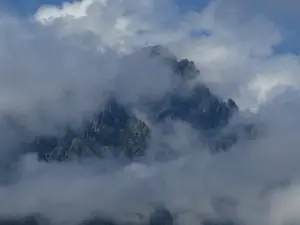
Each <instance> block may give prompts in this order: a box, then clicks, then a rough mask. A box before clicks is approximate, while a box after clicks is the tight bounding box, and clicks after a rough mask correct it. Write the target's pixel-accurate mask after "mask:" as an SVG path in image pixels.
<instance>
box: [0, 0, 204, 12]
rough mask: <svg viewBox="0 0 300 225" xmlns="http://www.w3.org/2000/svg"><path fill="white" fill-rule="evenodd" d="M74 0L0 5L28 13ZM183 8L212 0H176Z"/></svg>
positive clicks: (19, 0) (10, 1)
mask: <svg viewBox="0 0 300 225" xmlns="http://www.w3.org/2000/svg"><path fill="white" fill-rule="evenodd" d="M72 1H74V0H26V1H25V0H1V1H0V5H1V6H2V7H7V8H9V9H10V10H11V11H13V12H17V13H18V14H23V15H28V14H32V13H33V12H35V11H36V10H37V9H38V8H39V7H40V6H41V5H44V4H56V5H58V4H60V3H62V2H72ZM176 1H177V2H178V4H179V6H180V7H181V9H182V10H188V9H201V8H203V7H204V6H205V5H206V4H207V3H208V2H209V1H210V0H184V1H182V0H176Z"/></svg>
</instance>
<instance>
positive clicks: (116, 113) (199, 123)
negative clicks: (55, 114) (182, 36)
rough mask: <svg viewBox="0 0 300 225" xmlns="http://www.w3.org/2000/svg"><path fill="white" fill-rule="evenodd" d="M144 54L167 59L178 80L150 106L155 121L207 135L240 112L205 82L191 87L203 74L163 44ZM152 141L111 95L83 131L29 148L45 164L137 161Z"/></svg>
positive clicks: (37, 141)
mask: <svg viewBox="0 0 300 225" xmlns="http://www.w3.org/2000/svg"><path fill="white" fill-rule="evenodd" d="M146 50H147V51H149V57H161V58H162V60H165V61H166V63H167V64H168V65H170V66H171V67H172V69H173V71H174V76H176V78H178V79H179V80H180V82H179V85H178V86H177V87H175V88H174V90H173V91H172V92H169V93H166V95H165V96H164V97H163V98H162V99H159V100H157V101H155V102H151V103H149V105H150V108H151V110H150V111H151V114H152V115H154V116H153V120H154V122H156V123H162V122H164V121H166V120H170V119H171V120H172V119H175V120H182V121H185V122H187V123H189V124H191V126H192V127H194V128H195V129H197V130H199V131H201V132H203V133H205V132H206V131H207V133H209V132H210V133H211V131H213V133H216V131H219V130H221V129H222V128H223V127H225V126H226V125H227V124H228V122H229V120H230V119H231V117H232V116H233V115H234V114H235V113H237V112H238V107H237V105H236V104H235V102H234V101H233V100H232V99H229V100H228V101H225V102H224V101H222V100H221V99H219V98H218V97H217V96H215V95H214V94H212V93H211V91H210V90H209V89H208V88H207V87H206V86H204V85H202V84H201V85H194V86H193V87H191V86H190V84H189V82H190V81H191V80H193V79H194V78H195V77H196V76H198V75H199V70H198V69H197V68H196V67H195V64H194V63H193V62H191V61H189V60H187V59H184V60H181V61H178V60H177V59H176V58H175V57H174V56H172V55H171V53H168V54H166V52H167V50H166V49H164V48H163V47H161V46H155V47H151V48H148V49H146ZM166 55H167V56H166ZM186 89H188V91H186ZM183 90H184V91H183ZM208 131H209V132H208ZM150 137H151V130H150V128H149V127H148V126H147V125H146V123H145V122H144V121H142V120H140V119H138V118H137V117H136V116H135V115H134V113H132V110H131V109H130V108H128V107H125V106H124V105H122V104H121V103H120V102H118V101H117V100H116V99H115V98H113V97H112V98H111V99H110V100H108V101H107V104H106V107H105V108H104V110H103V111H101V112H99V114H98V115H96V116H95V117H94V119H92V120H91V121H89V122H87V123H86V124H85V126H84V129H83V131H81V132H78V131H74V130H68V131H67V132H66V133H65V135H64V136H63V137H37V138H36V139H35V140H34V141H33V142H32V143H31V145H30V148H32V149H33V151H35V152H37V153H38V154H39V156H40V159H43V160H46V161H51V160H58V161H63V160H67V159H72V158H76V157H79V158H81V157H94V156H96V157H100V158H101V157H105V156H107V155H110V156H114V157H118V156H120V155H122V156H125V157H127V158H128V159H133V158H135V157H138V156H142V155H144V153H145V151H146V149H147V146H148V145H147V143H148V140H149V139H150ZM236 141H237V138H236V136H235V135H231V136H230V138H228V137H226V138H225V139H224V141H223V139H222V138H221V139H220V140H218V141H217V142H216V144H215V147H216V148H219V149H226V148H228V147H229V146H231V145H232V144H234V143H235V142H236Z"/></svg>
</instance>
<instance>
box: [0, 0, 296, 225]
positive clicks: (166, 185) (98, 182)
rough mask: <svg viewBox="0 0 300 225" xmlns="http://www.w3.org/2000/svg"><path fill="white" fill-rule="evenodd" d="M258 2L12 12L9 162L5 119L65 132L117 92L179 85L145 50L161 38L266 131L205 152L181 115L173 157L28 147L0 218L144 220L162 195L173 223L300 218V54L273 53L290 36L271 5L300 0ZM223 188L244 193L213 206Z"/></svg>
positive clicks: (34, 129)
mask: <svg viewBox="0 0 300 225" xmlns="http://www.w3.org/2000/svg"><path fill="white" fill-rule="evenodd" d="M255 3H256V1H251V2H250V1H246V0H245V1H239V2H237V1H227V2H224V1H217V0H216V1H211V3H210V4H209V5H208V6H207V7H206V8H204V9H202V10H201V11H200V12H199V11H188V12H181V11H180V9H179V8H178V6H177V5H176V4H175V3H174V2H173V1H171V0H166V1H161V0H142V1H138V2H137V1H132V0H123V1H121V0H109V1H108V0H107V1H105V0H83V1H78V2H74V3H65V4H63V5H62V6H59V7H57V6H49V5H47V6H43V7H41V8H40V9H39V10H38V11H37V12H36V14H35V15H34V16H32V17H31V18H17V17H13V16H9V15H8V14H5V13H3V15H2V16H1V19H0V28H1V30H2V32H1V33H0V49H1V52H0V87H1V88H0V92H1V94H0V116H1V118H2V119H1V121H2V122H1V123H3V125H1V127H0V128H1V131H2V132H1V134H2V135H1V136H2V137H1V146H2V147H1V151H0V152H1V157H0V158H1V159H3V160H5V159H6V157H5V156H6V155H7V152H10V151H11V149H13V148H14V143H15V140H16V139H17V138H20V136H22V135H19V134H16V133H15V132H14V126H13V125H11V124H10V123H7V118H8V117H9V118H12V119H13V121H18V126H20V124H21V128H24V129H25V130H26V133H27V134H28V132H29V136H30V135H31V136H34V135H43V134H57V133H61V132H63V130H64V128H65V127H66V126H78V127H80V124H81V123H82V121H83V120H84V119H86V118H88V117H90V116H91V115H92V114H93V113H95V112H96V111H97V110H99V108H101V107H102V106H103V104H102V103H103V102H104V101H105V99H106V98H107V95H109V93H110V92H114V93H116V94H117V95H118V96H119V97H120V99H121V100H122V101H123V102H124V103H125V104H133V103H137V102H138V101H139V99H140V98H143V97H153V98H158V97H160V96H162V95H163V94H164V93H166V92H168V91H169V90H170V89H172V87H173V85H174V84H173V82H174V80H173V79H172V76H171V73H172V72H171V71H170V68H168V67H166V66H165V65H164V64H162V63H161V62H160V61H159V60H155V59H152V60H151V59H149V58H148V57H147V56H146V55H144V53H143V52H139V51H137V49H139V48H141V47H144V46H147V45H155V44H162V45H165V46H167V47H168V48H169V49H170V50H171V51H172V52H174V54H175V55H176V56H177V57H178V58H188V59H190V60H193V61H194V62H195V63H196V65H197V66H198V67H199V68H200V70H201V74H200V76H199V78H198V80H196V81H195V82H203V83H205V84H206V85H208V86H209V87H210V88H211V89H212V90H213V91H214V92H215V93H217V94H218V95H219V96H221V97H222V98H224V99H226V98H228V97H232V98H233V99H235V100H236V101H237V103H238V105H239V106H240V107H241V110H242V114H243V115H244V114H245V117H246V116H247V115H248V112H251V114H250V116H251V119H252V120H254V121H255V122H257V123H262V124H263V126H262V128H261V131H262V132H261V134H260V136H259V138H258V139H256V140H253V141H250V142H245V143H244V142H242V143H239V144H238V145H236V146H235V147H233V148H232V149H231V151H229V152H226V153H219V154H215V155H210V154H208V152H207V151H205V149H202V147H200V146H201V143H200V141H199V142H198V139H197V136H196V137H194V136H193V135H195V131H194V130H193V129H192V128H190V127H185V126H184V125H182V124H179V125H178V124H177V125H175V126H174V134H173V135H171V136H170V137H168V139H167V141H168V142H169V143H170V144H171V145H172V146H173V147H174V148H175V149H177V150H178V151H180V152H183V154H182V157H180V158H179V159H177V160H174V161H170V162H165V163H159V162H156V161H154V160H152V159H148V160H146V162H144V163H132V164H130V165H126V166H121V165H118V163H116V162H110V161H108V162H107V161H103V162H101V163H100V162H98V161H97V162H96V161H93V160H92V161H89V162H87V163H78V162H73V163H62V164H58V163H50V164H45V163H42V162H38V161H37V160H36V158H35V156H34V155H26V156H25V157H24V158H22V159H21V160H20V163H19V164H17V165H16V168H15V173H16V174H14V176H13V177H14V178H15V180H14V182H12V183H9V184H3V185H1V186H0V216H1V217H3V218H18V217H23V216H27V215H31V214H36V213H37V214H42V215H44V216H45V217H49V218H52V219H53V221H54V223H64V224H67V223H71V224H74V223H77V222H80V221H82V220H84V219H86V218H89V217H90V216H91V215H94V214H96V215H97V214H98V213H101V215H102V214H104V215H109V216H112V217H114V218H116V219H119V220H122V221H123V220H137V219H136V218H137V216H136V214H137V213H139V214H142V215H145V216H146V217H147V215H149V213H150V212H151V211H152V210H153V207H152V205H153V204H156V203H160V204H163V205H165V206H166V207H167V208H168V209H169V210H170V211H171V212H172V213H173V214H174V215H175V219H176V221H177V222H178V224H199V221H200V222H201V220H202V219H203V218H206V217H221V218H227V217H230V218H234V219H236V220H237V221H242V223H245V224H249V225H252V224H272V225H274V224H275V225H277V224H278V225H283V224H291V223H299V221H300V218H299V209H298V208H299V207H298V205H299V202H300V201H299V199H298V196H299V191H300V189H299V163H298V158H299V151H298V146H299V138H298V130H299V125H300V124H299V123H300V121H299V119H298V115H299V109H300V108H299V106H298V104H297V103H298V101H299V84H300V83H299V81H300V80H299V78H298V74H299V72H300V65H299V56H298V55H295V54H293V53H277V52H276V50H275V47H276V46H278V45H280V44H281V43H282V42H284V41H285V36H284V35H283V34H282V32H281V31H282V27H281V26H280V25H279V24H277V23H276V18H275V19H274V16H275V14H274V12H276V13H279V14H281V15H287V14H289V12H291V13H293V12H294V10H295V9H296V8H299V7H298V5H297V4H298V3H296V1H285V3H283V1H278V4H284V6H285V7H280V8H278V7H276V6H274V5H273V4H272V5H271V3H270V1H267V0H265V1H263V3H264V4H263V7H260V9H261V10H260V11H258V13H256V12H257V11H256V10H252V9H254V8H255V7H256V6H255ZM249 5H250V6H251V7H248V6H249ZM249 8H251V9H249ZM247 9H248V10H247ZM245 10H246V11H245ZM244 12H247V13H244ZM136 51H137V52H136ZM21 130H22V129H21ZM153 142H155V140H153ZM155 144H156V143H153V146H154V147H153V148H155V146H156V145H155ZM108 168H109V171H108V172H107V169H108ZM3 176H4V175H3ZM224 196H225V197H228V198H232V199H233V200H234V202H235V203H236V204H233V206H228V205H226V204H225V207H221V208H218V207H215V206H214V199H216V198H219V197H224Z"/></svg>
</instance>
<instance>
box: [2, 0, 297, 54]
mask: <svg viewBox="0 0 300 225" xmlns="http://www.w3.org/2000/svg"><path fill="white" fill-rule="evenodd" d="M67 1H69V2H72V1H74V0H0V7H2V8H4V9H8V10H9V11H11V12H13V13H16V14H18V15H22V16H27V15H30V14H33V13H34V12H35V11H36V10H37V9H38V8H39V7H40V6H41V5H45V4H54V5H59V4H61V3H62V2H67ZM175 1H177V2H178V5H179V6H180V8H181V10H183V11H185V10H190V9H193V10H198V9H199V10H200V9H201V8H203V7H205V6H206V5H207V4H208V3H209V2H210V1H211V0H175ZM253 5H255V4H253ZM254 10H255V11H257V10H258V9H257V8H256V9H254ZM272 19H274V20H275V21H276V23H277V25H279V26H280V27H281V28H282V29H283V31H284V33H285V36H286V37H285V38H286V40H285V42H284V43H283V44H281V45H280V46H277V47H276V51H279V52H293V53H297V54H299V52H300V50H299V49H300V47H299V45H297V44H296V43H299V41H298V35H297V34H299V32H300V29H299V26H298V25H299V24H298V22H296V24H293V23H292V22H293V21H294V20H290V19H287V17H286V14H285V16H280V15H279V16H278V15H277V16H275V18H274V17H273V18H272Z"/></svg>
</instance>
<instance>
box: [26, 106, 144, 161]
mask: <svg viewBox="0 0 300 225" xmlns="http://www.w3.org/2000/svg"><path fill="white" fill-rule="evenodd" d="M149 135H150V130H149V128H148V127H147V126H146V124H145V123H144V122H143V121H141V120H138V119H137V118H136V117H135V116H134V115H132V114H130V113H129V112H127V111H126V109H125V108H124V107H123V106H122V105H120V104H119V103H118V102H117V101H115V100H111V101H109V102H108V103H107V105H106V108H105V110H104V111H102V112H100V113H99V114H98V115H97V116H95V118H94V119H93V120H92V121H90V122H88V123H87V124H86V125H85V128H84V130H83V131H81V132H76V131H72V130H68V131H67V132H66V134H65V135H64V136H63V137H60V138H57V137H40V138H37V139H36V140H35V141H34V142H33V143H32V145H31V147H33V148H34V149H35V150H34V151H36V152H38V154H39V156H40V158H41V159H43V160H47V161H49V160H58V161H63V160H67V159H72V158H74V157H89V156H97V157H100V158H101V157H105V156H107V155H112V156H115V157H117V156H119V155H120V154H123V155H124V156H126V157H127V158H130V159H132V158H133V157H137V156H140V155H142V154H143V153H144V151H145V149H146V148H147V139H148V138H149Z"/></svg>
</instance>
